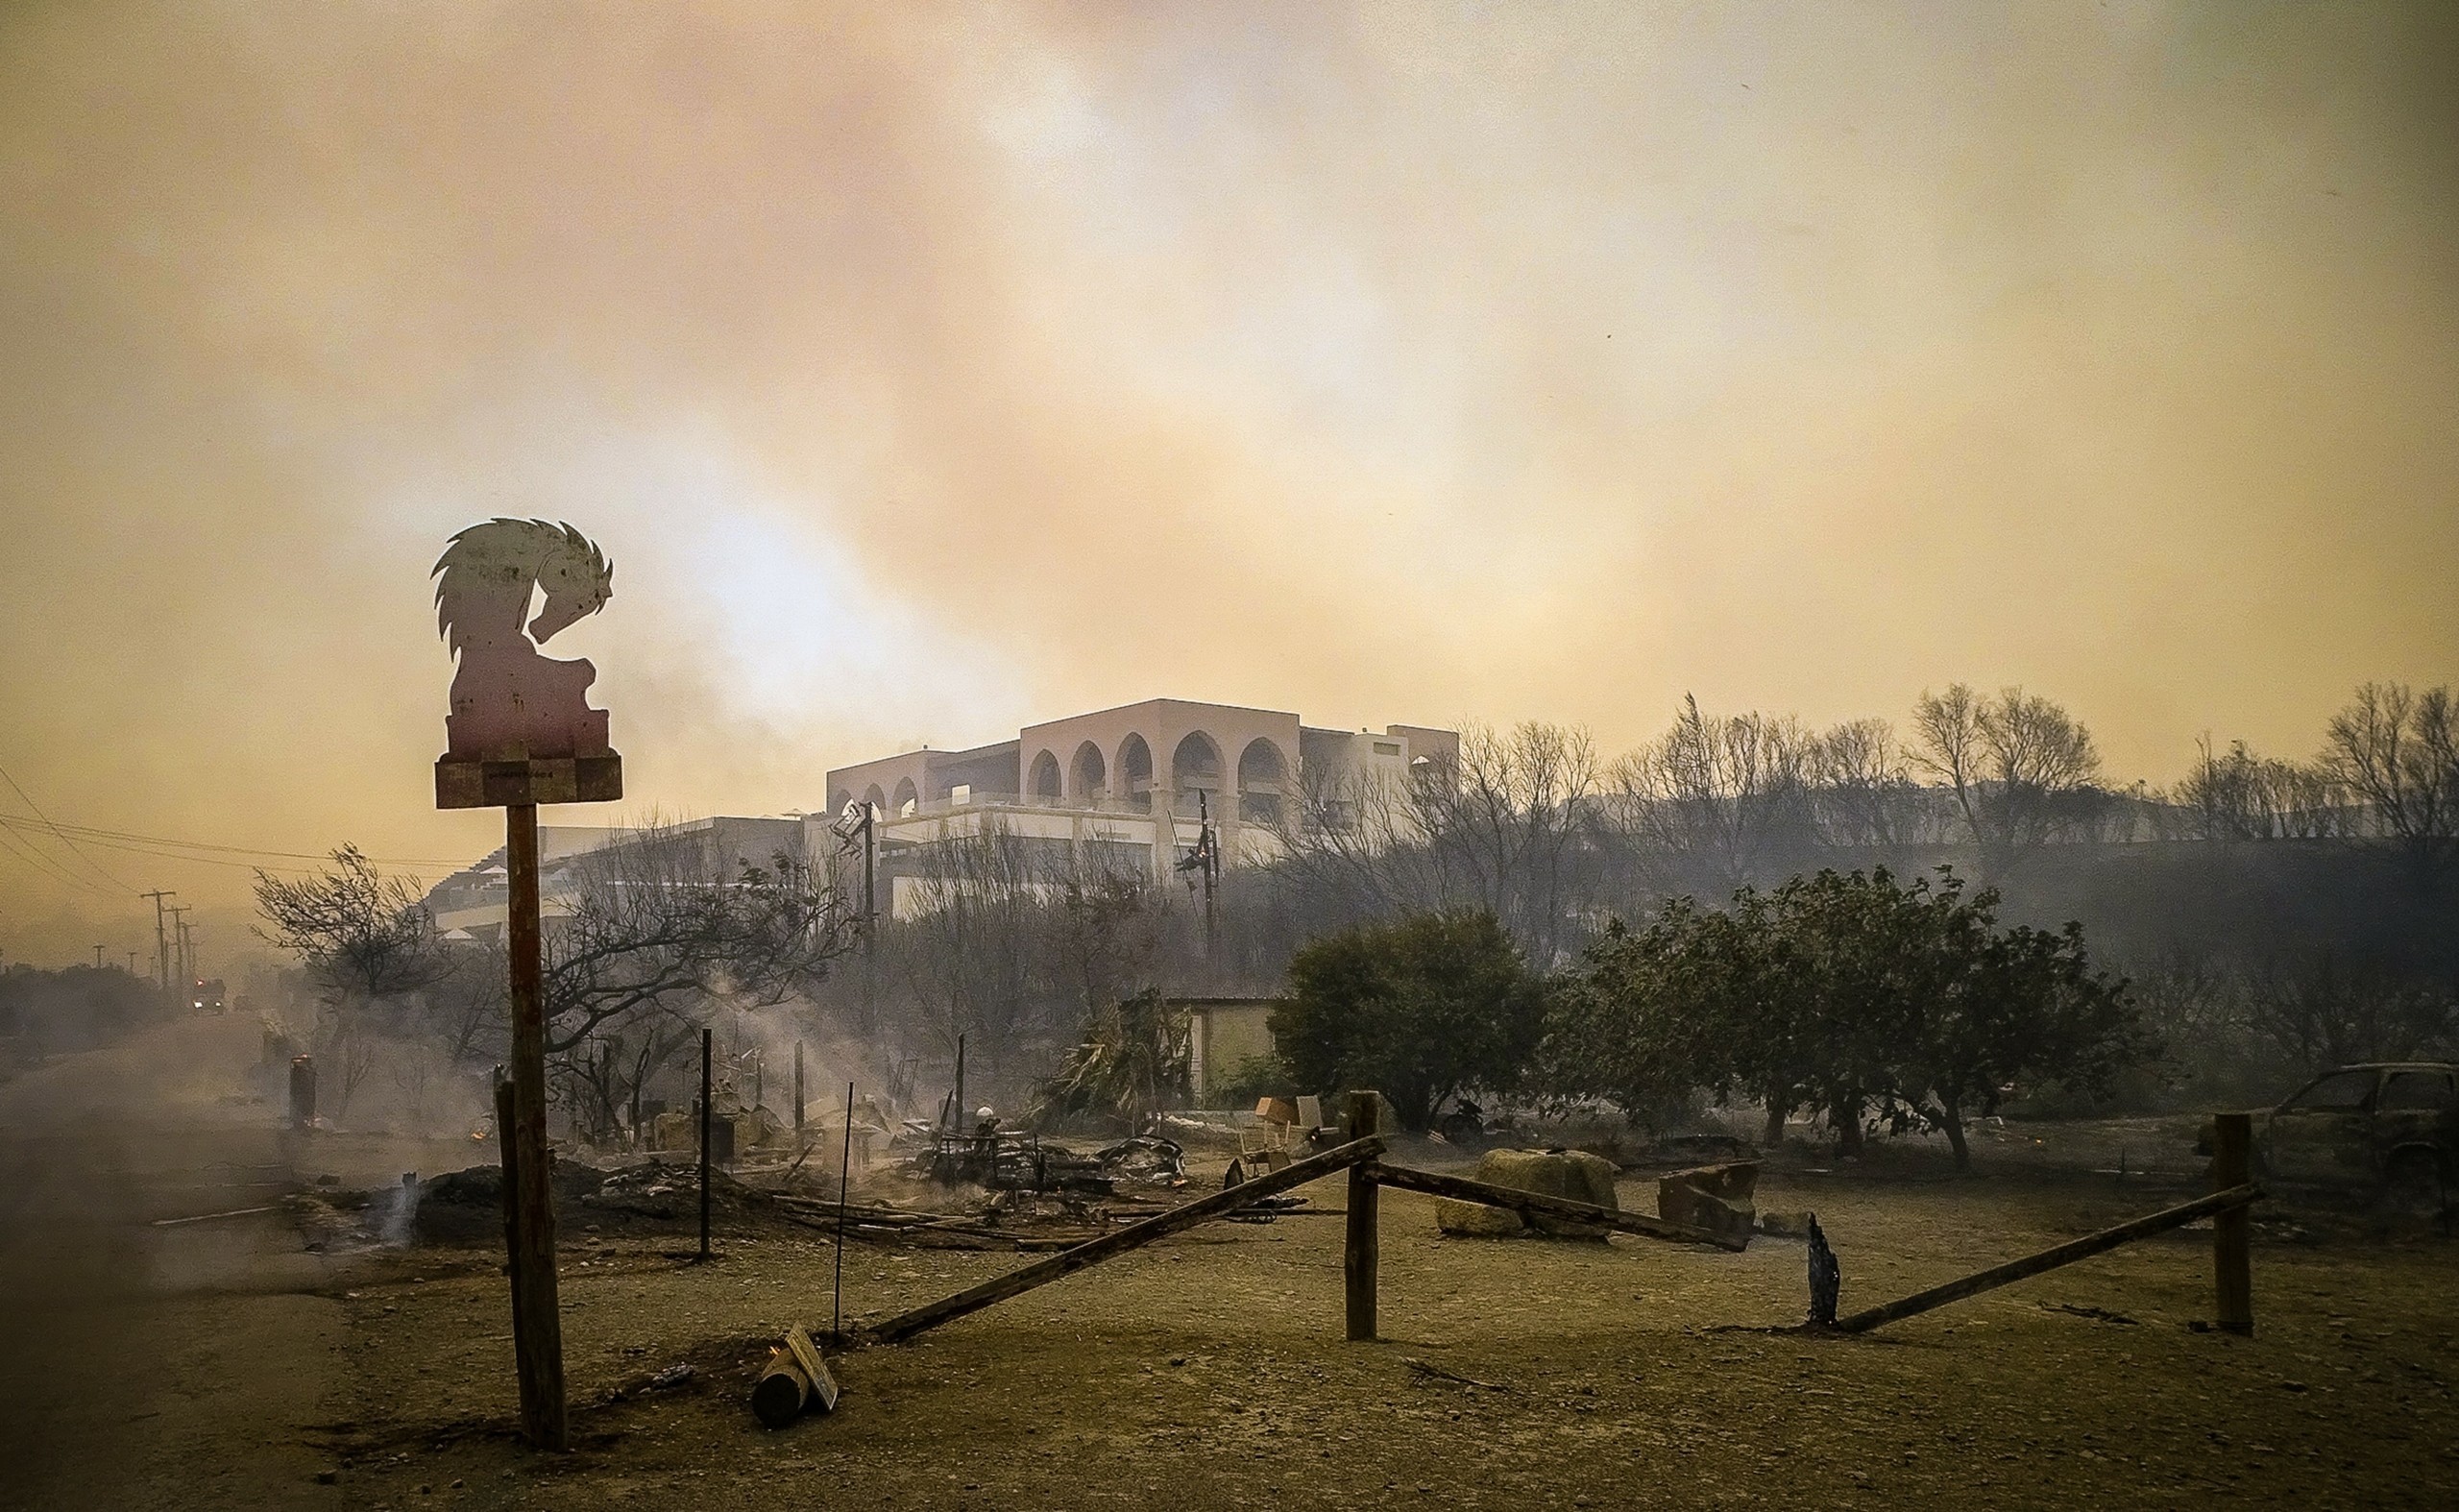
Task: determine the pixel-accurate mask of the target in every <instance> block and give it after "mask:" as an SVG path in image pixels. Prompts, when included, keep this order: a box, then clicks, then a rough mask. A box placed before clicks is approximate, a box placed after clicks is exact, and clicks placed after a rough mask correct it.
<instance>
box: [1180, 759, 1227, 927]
mask: <svg viewBox="0 0 2459 1512" xmlns="http://www.w3.org/2000/svg"><path fill="white" fill-rule="evenodd" d="M1195 817H1196V834H1195V854H1194V855H1192V856H1189V857H1187V858H1186V859H1185V860H1183V861H1181V862H1180V863H1179V864H1178V869H1179V870H1181V871H1192V872H1195V873H1197V874H1198V876H1199V877H1200V878H1201V879H1202V881H1203V884H1204V959H1205V960H1206V961H1210V960H1212V959H1213V957H1214V954H1215V949H1214V947H1215V946H1216V945H1218V944H1219V942H1220V933H1221V931H1220V915H1219V914H1218V912H1217V911H1216V909H1215V906H1214V903H1213V891H1214V890H1215V889H1216V888H1217V887H1219V886H1220V882H1221V841H1220V839H1219V837H1218V835H1217V834H1216V833H1215V832H1214V830H1213V828H1212V806H1211V804H1210V803H1208V802H1206V801H1205V792H1204V790H1203V789H1202V788H1198V789H1196V790H1195ZM1195 885H1196V881H1195V879H1190V880H1189V881H1188V883H1187V886H1188V887H1189V888H1193V887H1195Z"/></svg>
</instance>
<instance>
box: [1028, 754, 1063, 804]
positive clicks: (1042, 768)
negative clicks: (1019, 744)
mask: <svg viewBox="0 0 2459 1512" xmlns="http://www.w3.org/2000/svg"><path fill="white" fill-rule="evenodd" d="M1025 792H1026V793H1029V794H1031V795H1032V796H1034V797H1035V798H1037V799H1039V800H1040V801H1042V802H1044V803H1057V802H1058V801H1059V758H1058V757H1056V756H1053V755H1052V754H1051V753H1050V752H1048V751H1044V752H1042V753H1041V754H1040V755H1038V756H1036V757H1035V758H1034V769H1033V775H1032V776H1031V777H1029V778H1027V779H1026V780H1025Z"/></svg>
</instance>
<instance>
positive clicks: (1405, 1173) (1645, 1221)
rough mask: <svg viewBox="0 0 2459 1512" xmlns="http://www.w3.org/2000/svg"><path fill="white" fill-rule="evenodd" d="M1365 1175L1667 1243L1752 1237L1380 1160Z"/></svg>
mask: <svg viewBox="0 0 2459 1512" xmlns="http://www.w3.org/2000/svg"><path fill="white" fill-rule="evenodd" d="M1369 1179H1370V1180H1372V1181H1375V1182H1377V1183H1381V1184H1383V1185H1385V1186H1400V1187H1406V1188H1407V1189H1409V1190H1410V1191H1418V1192H1427V1193H1431V1194H1432V1195H1434V1196H1436V1197H1456V1198H1458V1199H1459V1200H1460V1201H1462V1202H1471V1203H1483V1204H1485V1205H1486V1206H1487V1207H1508V1208H1510V1209H1511V1210H1512V1211H1514V1212H1516V1213H1519V1214H1520V1215H1521V1216H1522V1217H1523V1218H1554V1219H1560V1220H1563V1221H1565V1222H1569V1223H1585V1224H1592V1225H1594V1226H1595V1227H1597V1228H1600V1229H1612V1230H1614V1231H1615V1232H1618V1233H1636V1234H1638V1235H1639V1236H1640V1237H1642V1238H1643V1239H1663V1240H1665V1241H1666V1242H1668V1243H1669V1244H1713V1245H1715V1246H1716V1248H1717V1249H1719V1250H1732V1251H1740V1250H1741V1249H1742V1248H1743V1247H1745V1246H1746V1245H1748V1244H1749V1242H1750V1240H1749V1238H1748V1237H1747V1236H1746V1235H1730V1234H1722V1233H1716V1232H1710V1231H1709V1230H1706V1229H1694V1228H1692V1226H1691V1225H1689V1224H1687V1223H1674V1222H1671V1221H1670V1220H1668V1219H1664V1218H1656V1217H1651V1216H1650V1215H1648V1214H1646V1213H1640V1212H1625V1211H1623V1210H1622V1209H1620V1208H1617V1207H1597V1206H1595V1204H1594V1203H1575V1202H1572V1201H1571V1200H1570V1199H1569V1198H1567V1197H1546V1196H1541V1195H1540V1194H1538V1193H1536V1192H1523V1191H1521V1190H1520V1189H1518V1188H1517V1187H1511V1186H1491V1185H1488V1184H1487V1183H1484V1182H1473V1181H1470V1180H1469V1179H1468V1178H1466V1177H1463V1176H1438V1175H1436V1174H1435V1173H1434V1172H1432V1171H1419V1170H1412V1169H1411V1168H1409V1167H1408V1166H1405V1165H1386V1164H1384V1163H1383V1162H1382V1161H1380V1160H1377V1161H1376V1162H1375V1165H1374V1168H1373V1170H1372V1171H1371V1172H1370V1173H1369Z"/></svg>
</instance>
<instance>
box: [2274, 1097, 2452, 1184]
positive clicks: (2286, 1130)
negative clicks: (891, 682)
mask: <svg viewBox="0 0 2459 1512" xmlns="http://www.w3.org/2000/svg"><path fill="white" fill-rule="evenodd" d="M2254 1153H2255V1158H2256V1159H2257V1161H2258V1162H2259V1168H2260V1170H2261V1172H2262V1174H2263V1175H2264V1176H2265V1177H2266V1178H2268V1179H2270V1180H2273V1181H2276V1182H2282V1183H2302V1184H2308V1185H2317V1186H2337V1187H2375V1188H2379V1189H2383V1190H2385V1191H2386V1192H2388V1193H2389V1194H2390V1195H2391V1196H2393V1197H2394V1198H2396V1199H2400V1200H2404V1201H2411V1202H2419V1203H2430V1204H2433V1205H2436V1206H2439V1205H2440V1203H2441V1202H2442V1200H2443V1194H2444V1192H2445V1190H2446V1189H2447V1187H2448V1185H2449V1184H2450V1183H2451V1180H2452V1177H2453V1175H2454V1170H2459V1163H2455V1162H2459V1065H2452V1064H2451V1063H2449V1062H2448V1061H2391V1062H2386V1063H2380V1064H2372V1065H2349V1066H2342V1067H2340V1068H2339V1069H2338V1070H2336V1071H2326V1072H2325V1073H2324V1074H2323V1075H2321V1076H2318V1077H2316V1078H2315V1079H2314V1080H2313V1081H2311V1082H2308V1083H2306V1084H2305V1085H2303V1086H2302V1087H2300V1088H2299V1089H2298V1090H2297V1092H2296V1094H2295V1095H2293V1096H2291V1097H2290V1098H2289V1099H2288V1100H2287V1101H2286V1102H2283V1103H2281V1104H2280V1105H2279V1106H2278V1107H2277V1108H2276V1109H2274V1110H2272V1112H2271V1115H2270V1117H2268V1118H2267V1119H2265V1120H2264V1121H2263V1127H2262V1132H2261V1133H2260V1134H2258V1135H2257V1136H2256V1137H2255V1141H2254Z"/></svg>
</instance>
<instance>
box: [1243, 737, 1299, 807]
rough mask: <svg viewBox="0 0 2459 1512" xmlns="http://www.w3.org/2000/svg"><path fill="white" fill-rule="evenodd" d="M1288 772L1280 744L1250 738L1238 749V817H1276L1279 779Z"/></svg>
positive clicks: (1278, 803)
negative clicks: (1241, 748) (1240, 749)
mask: <svg viewBox="0 0 2459 1512" xmlns="http://www.w3.org/2000/svg"><path fill="white" fill-rule="evenodd" d="M1288 773H1289V765H1288V763H1286V762H1284V761H1283V760H1281V755H1280V747H1279V746H1278V745H1275V744H1273V743H1272V742H1270V741H1268V740H1263V739H1261V738H1257V739H1255V740H1252V741H1249V742H1248V743H1247V748H1246V749H1245V750H1243V751H1241V752H1239V753H1238V817H1240V818H1242V819H1249V820H1252V821H1254V823H1257V824H1271V823H1274V822H1276V821H1278V819H1279V818H1280V790H1281V783H1282V782H1283V780H1284V779H1285V778H1286V777H1287V776H1288Z"/></svg>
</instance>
